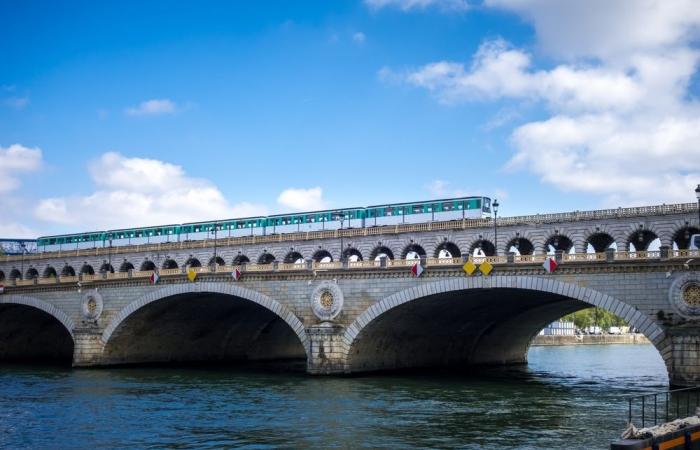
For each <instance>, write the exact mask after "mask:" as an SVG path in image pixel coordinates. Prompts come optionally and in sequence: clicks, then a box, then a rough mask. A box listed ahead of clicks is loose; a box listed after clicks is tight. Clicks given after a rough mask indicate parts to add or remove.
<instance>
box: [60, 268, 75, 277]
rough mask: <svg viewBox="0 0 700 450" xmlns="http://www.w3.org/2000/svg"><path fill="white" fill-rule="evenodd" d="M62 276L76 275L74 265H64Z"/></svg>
mask: <svg viewBox="0 0 700 450" xmlns="http://www.w3.org/2000/svg"><path fill="white" fill-rule="evenodd" d="M61 276H62V277H74V276H75V269H74V268H73V267H72V266H63V269H61Z"/></svg>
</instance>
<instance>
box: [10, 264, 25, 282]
mask: <svg viewBox="0 0 700 450" xmlns="http://www.w3.org/2000/svg"><path fill="white" fill-rule="evenodd" d="M9 279H10V281H15V280H21V279H22V272H20V271H19V269H17V268H16V267H13V268H12V270H10V277H9Z"/></svg>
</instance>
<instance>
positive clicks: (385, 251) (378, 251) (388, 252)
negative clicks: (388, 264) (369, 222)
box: [369, 244, 394, 261]
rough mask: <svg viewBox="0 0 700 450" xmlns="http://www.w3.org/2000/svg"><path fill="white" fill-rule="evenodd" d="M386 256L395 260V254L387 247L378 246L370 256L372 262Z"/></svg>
mask: <svg viewBox="0 0 700 450" xmlns="http://www.w3.org/2000/svg"><path fill="white" fill-rule="evenodd" d="M381 255H386V256H387V258H389V259H394V252H392V251H391V249H390V248H389V247H387V246H385V245H381V244H380V245H377V246H376V247H374V248H373V249H372V253H370V254H369V259H370V261H374V260H376V259H377V258H378V257H379V256H381Z"/></svg>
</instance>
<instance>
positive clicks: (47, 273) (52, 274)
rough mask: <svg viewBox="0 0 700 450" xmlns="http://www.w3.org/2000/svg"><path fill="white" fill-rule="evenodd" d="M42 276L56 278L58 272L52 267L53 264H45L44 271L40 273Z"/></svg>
mask: <svg viewBox="0 0 700 450" xmlns="http://www.w3.org/2000/svg"><path fill="white" fill-rule="evenodd" d="M42 276H43V277H44V278H56V277H57V276H58V274H57V273H56V269H54V268H53V266H50V265H47V266H46V268H45V269H44V272H43V273H42Z"/></svg>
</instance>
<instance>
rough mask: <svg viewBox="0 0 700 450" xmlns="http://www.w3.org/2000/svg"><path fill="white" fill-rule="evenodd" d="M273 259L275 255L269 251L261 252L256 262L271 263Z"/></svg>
mask: <svg viewBox="0 0 700 450" xmlns="http://www.w3.org/2000/svg"><path fill="white" fill-rule="evenodd" d="M274 261H275V255H273V254H272V253H270V252H263V254H262V255H260V257H259V258H258V264H272V263H273V262H274Z"/></svg>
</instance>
